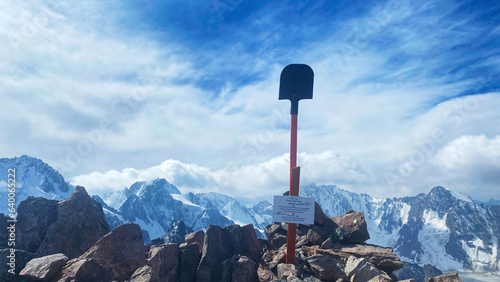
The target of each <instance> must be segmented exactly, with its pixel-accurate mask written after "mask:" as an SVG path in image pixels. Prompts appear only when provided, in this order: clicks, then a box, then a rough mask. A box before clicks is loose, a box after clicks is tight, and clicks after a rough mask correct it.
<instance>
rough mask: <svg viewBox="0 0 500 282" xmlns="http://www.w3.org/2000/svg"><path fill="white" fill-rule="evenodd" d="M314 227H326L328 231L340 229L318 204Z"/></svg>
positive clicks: (315, 207) (315, 210)
mask: <svg viewBox="0 0 500 282" xmlns="http://www.w3.org/2000/svg"><path fill="white" fill-rule="evenodd" d="M314 225H315V226H319V227H325V228H326V229H327V230H335V229H337V227H338V225H337V224H336V223H335V222H334V221H333V220H332V219H331V218H329V217H328V216H327V215H326V214H325V213H324V212H323V210H322V209H321V207H320V206H319V205H318V203H317V202H316V203H315V206H314Z"/></svg>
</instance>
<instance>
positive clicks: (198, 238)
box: [184, 230, 205, 254]
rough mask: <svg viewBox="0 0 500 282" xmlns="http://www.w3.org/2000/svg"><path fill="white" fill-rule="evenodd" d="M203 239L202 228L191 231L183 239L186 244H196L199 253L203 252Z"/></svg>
mask: <svg viewBox="0 0 500 282" xmlns="http://www.w3.org/2000/svg"><path fill="white" fill-rule="evenodd" d="M204 240H205V233H204V232H203V230H198V231H196V232H192V233H190V234H187V235H186V236H184V241H185V242H186V244H188V245H189V244H191V243H197V244H198V248H199V250H200V254H201V252H203V241H204Z"/></svg>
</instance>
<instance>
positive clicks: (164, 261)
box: [147, 244, 179, 281]
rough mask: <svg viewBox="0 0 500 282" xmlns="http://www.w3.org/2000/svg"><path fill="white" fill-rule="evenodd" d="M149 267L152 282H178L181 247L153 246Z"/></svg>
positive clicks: (168, 245) (172, 245)
mask: <svg viewBox="0 0 500 282" xmlns="http://www.w3.org/2000/svg"><path fill="white" fill-rule="evenodd" d="M147 265H148V266H149V267H150V268H151V278H150V279H151V281H178V279H177V275H178V266H179V245H177V244H165V245H160V246H152V247H151V249H150V250H149V259H148V262H147Z"/></svg>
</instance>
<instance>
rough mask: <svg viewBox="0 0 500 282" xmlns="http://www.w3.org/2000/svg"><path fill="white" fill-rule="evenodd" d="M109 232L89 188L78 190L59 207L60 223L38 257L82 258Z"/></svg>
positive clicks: (53, 226)
mask: <svg viewBox="0 0 500 282" xmlns="http://www.w3.org/2000/svg"><path fill="white" fill-rule="evenodd" d="M47 221H48V219H47ZM109 231H110V228H109V225H108V223H106V220H105V218H104V212H103V210H102V207H101V204H99V203H98V202H96V201H95V200H93V199H92V198H91V197H90V196H89V194H88V193H87V191H85V188H83V187H82V186H76V188H75V191H73V193H72V194H71V196H70V197H69V198H68V199H67V200H64V201H60V202H58V203H57V216H56V220H55V221H54V222H53V223H52V224H50V226H49V228H48V229H47V232H46V233H45V237H44V238H43V240H42V242H41V244H40V247H39V248H38V250H37V253H39V254H41V255H48V254H54V253H63V254H65V255H66V256H68V257H69V258H74V257H78V256H80V255H81V254H83V253H84V252H85V251H87V250H88V249H89V248H90V247H91V246H92V245H94V243H95V242H97V240H99V239H100V238H101V237H102V236H104V235H105V234H106V233H108V232H109Z"/></svg>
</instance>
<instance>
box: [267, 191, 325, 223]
mask: <svg viewBox="0 0 500 282" xmlns="http://www.w3.org/2000/svg"><path fill="white" fill-rule="evenodd" d="M314 203H315V201H314V199H313V198H306V197H296V196H274V203H273V221H274V222H286V223H300V224H314Z"/></svg>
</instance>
